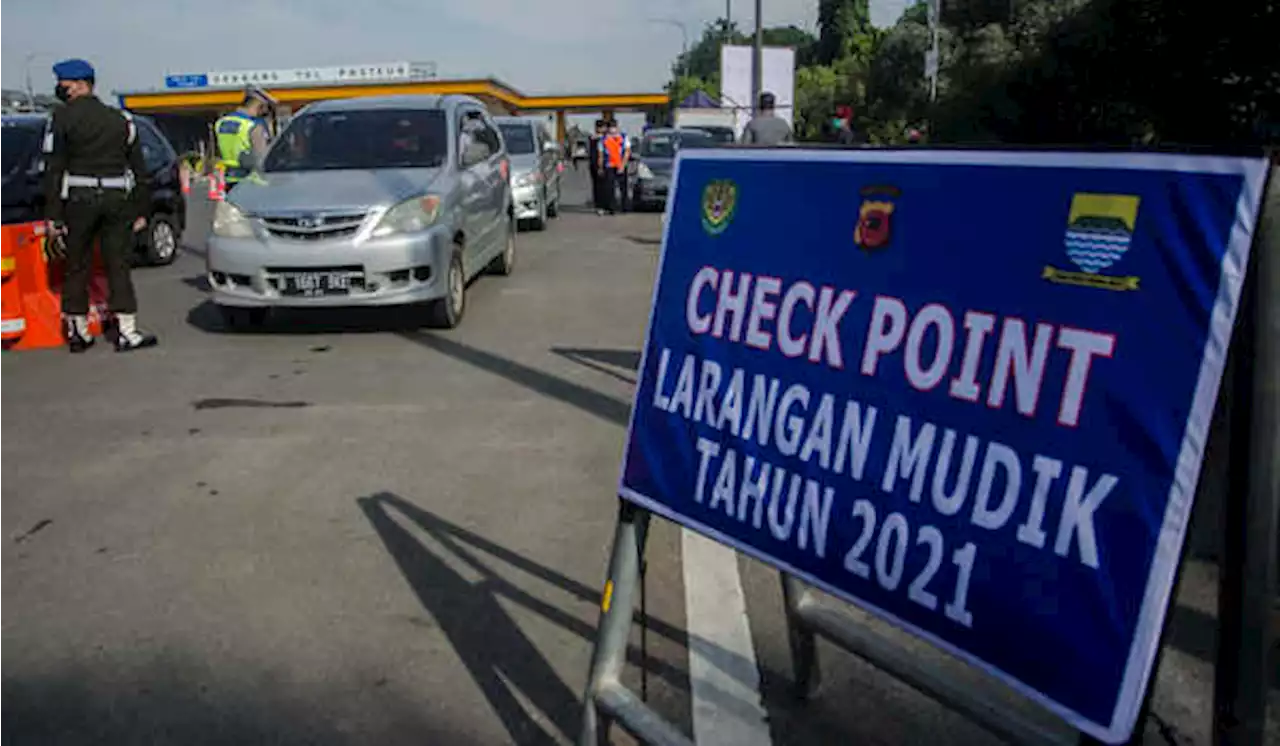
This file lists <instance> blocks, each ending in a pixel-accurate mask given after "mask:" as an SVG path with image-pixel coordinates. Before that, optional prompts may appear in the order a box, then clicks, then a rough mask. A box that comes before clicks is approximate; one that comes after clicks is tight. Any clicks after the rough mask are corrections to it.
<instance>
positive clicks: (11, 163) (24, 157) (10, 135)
mask: <svg viewBox="0 0 1280 746" xmlns="http://www.w3.org/2000/svg"><path fill="white" fill-rule="evenodd" d="M40 134H41V130H39V129H37V128H35V127H24V126H21V125H16V124H6V125H5V126H4V140H3V141H2V142H0V159H2V160H3V161H4V175H5V176H12V175H13V174H16V173H18V171H20V170H22V169H24V168H26V167H27V164H29V163H30V162H31V156H32V155H33V154H34V153H35V151H36V148H37V147H38V146H39V144H40Z"/></svg>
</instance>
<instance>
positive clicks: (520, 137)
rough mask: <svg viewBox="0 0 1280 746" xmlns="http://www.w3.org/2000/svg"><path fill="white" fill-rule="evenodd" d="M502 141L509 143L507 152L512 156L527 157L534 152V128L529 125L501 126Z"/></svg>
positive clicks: (499, 126) (499, 127)
mask: <svg viewBox="0 0 1280 746" xmlns="http://www.w3.org/2000/svg"><path fill="white" fill-rule="evenodd" d="M498 129H500V130H502V139H503V140H506V141H507V152H508V153H510V154H511V155H527V154H529V153H532V152H533V151H534V147H533V128H532V127H530V126H529V125H527V124H500V125H498Z"/></svg>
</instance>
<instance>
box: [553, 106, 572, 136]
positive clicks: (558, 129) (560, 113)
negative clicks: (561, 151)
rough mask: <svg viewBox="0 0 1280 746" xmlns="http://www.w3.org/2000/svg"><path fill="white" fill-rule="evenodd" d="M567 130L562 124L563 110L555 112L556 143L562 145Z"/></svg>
mask: <svg viewBox="0 0 1280 746" xmlns="http://www.w3.org/2000/svg"><path fill="white" fill-rule="evenodd" d="M568 135H569V130H568V128H567V127H565V124H564V109H560V110H558V111H556V142H559V143H562V142H564V139H565V138H566V137H568Z"/></svg>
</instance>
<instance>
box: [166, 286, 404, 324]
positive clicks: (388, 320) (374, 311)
mask: <svg viewBox="0 0 1280 746" xmlns="http://www.w3.org/2000/svg"><path fill="white" fill-rule="evenodd" d="M184 282H186V280H184ZM188 284H191V283H188ZM426 319H427V313H426V309H425V307H423V306H388V307H385V308H376V307H345V308H273V309H271V312H270V313H269V314H268V315H267V319H266V322H265V323H263V324H262V325H261V326H256V327H247V328H240V327H235V328H232V327H229V326H227V325H226V323H225V322H224V321H223V318H222V314H221V313H219V311H218V307H217V306H216V305H214V303H213V301H209V300H206V301H203V302H201V303H200V304H199V305H197V306H195V307H194V308H192V309H191V310H190V311H188V312H187V323H188V324H190V325H191V326H193V327H195V328H196V329H199V330H200V331H202V332H205V333H208V334H233V333H234V334H289V335H306V334H377V333H381V332H404V331H415V330H418V329H421V328H422V327H423V326H424V325H425V322H426Z"/></svg>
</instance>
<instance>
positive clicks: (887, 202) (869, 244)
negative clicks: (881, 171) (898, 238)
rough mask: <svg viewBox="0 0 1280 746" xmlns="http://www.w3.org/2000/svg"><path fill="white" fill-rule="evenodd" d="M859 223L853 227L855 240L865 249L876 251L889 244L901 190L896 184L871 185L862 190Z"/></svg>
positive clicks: (859, 246)
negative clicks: (894, 212)
mask: <svg viewBox="0 0 1280 746" xmlns="http://www.w3.org/2000/svg"><path fill="white" fill-rule="evenodd" d="M860 194H861V195H862V204H861V205H859V207H858V225H857V227H856V228H854V229H853V242H854V243H855V244H857V245H858V248H860V249H862V250H864V251H875V250H876V249H882V248H884V247H886V246H888V245H889V240H890V239H891V238H892V237H893V221H892V218H893V210H894V207H895V202H894V200H896V199H897V198H898V196H899V195H900V194H901V190H899V189H898V188H897V187H894V186H869V187H864V188H863V189H862V191H861V192H860Z"/></svg>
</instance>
